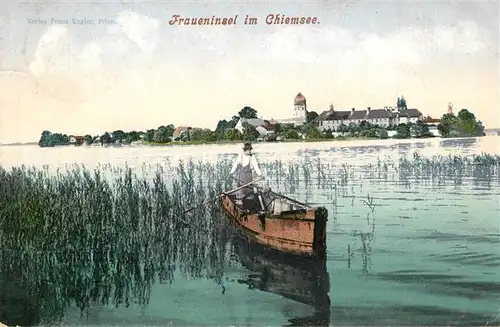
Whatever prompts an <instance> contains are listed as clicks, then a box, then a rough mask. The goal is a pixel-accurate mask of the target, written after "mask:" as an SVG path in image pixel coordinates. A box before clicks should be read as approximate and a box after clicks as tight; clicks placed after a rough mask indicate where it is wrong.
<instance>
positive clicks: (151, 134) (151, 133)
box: [144, 129, 156, 142]
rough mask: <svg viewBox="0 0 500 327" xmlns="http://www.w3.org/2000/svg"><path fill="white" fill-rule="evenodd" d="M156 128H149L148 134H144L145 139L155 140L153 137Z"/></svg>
mask: <svg viewBox="0 0 500 327" xmlns="http://www.w3.org/2000/svg"><path fill="white" fill-rule="evenodd" d="M155 132H156V130H154V129H148V130H147V131H146V134H145V135H144V141H146V142H153V137H154V136H155Z"/></svg>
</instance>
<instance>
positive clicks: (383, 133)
mask: <svg viewBox="0 0 500 327" xmlns="http://www.w3.org/2000/svg"><path fill="white" fill-rule="evenodd" d="M376 131H377V137H378V138H381V139H386V138H388V137H389V133H387V130H385V129H384V128H378V129H377V130H376Z"/></svg>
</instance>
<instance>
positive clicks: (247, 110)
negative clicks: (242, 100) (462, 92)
mask: <svg viewBox="0 0 500 327" xmlns="http://www.w3.org/2000/svg"><path fill="white" fill-rule="evenodd" d="M238 116H240V118H257V110H255V109H254V108H252V107H248V106H245V107H243V109H241V110H240V111H239V112H238Z"/></svg>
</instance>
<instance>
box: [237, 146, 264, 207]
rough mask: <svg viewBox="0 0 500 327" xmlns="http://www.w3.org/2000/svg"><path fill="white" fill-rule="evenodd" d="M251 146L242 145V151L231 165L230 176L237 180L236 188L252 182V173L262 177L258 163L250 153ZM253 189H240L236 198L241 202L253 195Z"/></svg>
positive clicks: (249, 187)
mask: <svg viewBox="0 0 500 327" xmlns="http://www.w3.org/2000/svg"><path fill="white" fill-rule="evenodd" d="M252 150H253V148H252V144H251V143H245V144H244V145H243V151H242V152H241V153H240V154H239V155H238V157H237V158H236V160H235V161H234V163H233V168H232V169H231V175H234V177H235V178H236V180H237V184H238V187H239V186H242V185H245V184H248V183H250V182H252V181H253V173H254V172H255V174H256V175H257V176H259V177H262V171H261V170H260V167H259V163H258V162H257V159H256V158H255V156H254V154H253V152H252ZM254 192H255V191H254V187H252V186H251V185H250V186H248V187H244V188H242V189H241V190H240V191H239V192H238V194H237V198H238V199H239V200H240V201H242V200H244V199H245V198H247V197H248V196H249V195H252V194H254Z"/></svg>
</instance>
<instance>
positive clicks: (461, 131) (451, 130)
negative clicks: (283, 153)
mask: <svg viewBox="0 0 500 327" xmlns="http://www.w3.org/2000/svg"><path fill="white" fill-rule="evenodd" d="M397 105H398V108H399V109H405V108H407V105H406V100H405V99H404V98H403V97H401V98H398V102H397ZM317 117H318V114H317V113H316V112H314V111H309V112H307V119H306V122H305V123H304V124H301V125H293V124H279V123H275V124H272V125H270V126H269V128H270V129H271V130H272V131H273V132H274V133H271V134H270V139H268V140H271V141H272V140H274V139H273V138H272V137H271V136H273V135H274V138H277V137H279V138H282V139H288V140H297V139H301V138H306V139H332V138H334V133H339V134H341V137H345V136H348V137H365V138H381V139H385V138H388V132H387V131H388V130H395V131H396V134H395V135H394V136H393V137H394V138H410V137H417V138H421V137H432V136H433V134H432V133H431V132H430V131H429V127H428V125H427V124H425V123H424V122H422V121H418V122H417V123H407V124H405V123H402V124H399V125H397V126H389V127H386V128H384V127H381V126H378V125H374V124H370V123H369V122H368V121H362V122H361V123H359V124H356V123H350V124H349V125H345V124H341V125H339V126H338V127H337V128H335V129H328V130H321V129H320V128H319V126H318V121H316V118H317ZM244 118H245V119H252V118H258V112H257V110H256V109H254V108H252V107H250V106H245V107H244V108H243V109H241V110H240V111H239V112H238V113H237V114H236V115H234V116H232V117H231V118H230V119H222V120H220V121H219V122H218V123H217V126H216V127H215V129H214V130H211V129H208V128H196V127H193V128H188V129H187V130H186V131H185V132H184V133H182V134H181V135H180V136H179V137H178V138H176V139H173V134H174V131H175V126H174V125H173V124H169V125H162V126H159V127H158V128H156V129H148V130H146V131H130V132H124V131H123V130H115V131H113V132H111V133H110V132H107V131H106V132H105V133H103V134H102V135H95V136H92V135H89V134H87V135H85V136H84V137H83V142H82V143H83V144H87V145H90V144H93V143H100V144H101V145H104V144H114V143H121V144H130V143H132V142H136V141H143V142H146V143H158V144H164V143H169V142H172V141H183V142H193V143H210V142H217V141H256V140H257V139H259V137H262V135H260V133H259V132H258V131H257V129H256V127H255V126H253V125H251V124H248V123H243V124H242V127H243V128H242V131H240V130H238V129H236V128H235V127H236V125H237V124H238V122H239V121H240V119H244ZM437 128H438V131H439V133H440V134H441V136H443V137H460V136H481V135H485V134H484V127H483V125H482V123H481V122H480V121H477V120H476V118H475V115H474V114H473V113H471V112H470V111H469V110H467V109H462V110H461V111H460V112H459V113H458V115H457V116H455V115H454V114H452V113H451V114H450V113H447V114H444V115H443V116H442V118H441V122H440V124H439V125H438V127H437ZM38 144H39V146H41V147H51V146H57V145H67V144H70V136H69V135H67V134H61V133H52V132H50V131H47V130H46V131H43V132H42V135H41V137H40V140H39V142H38Z"/></svg>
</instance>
